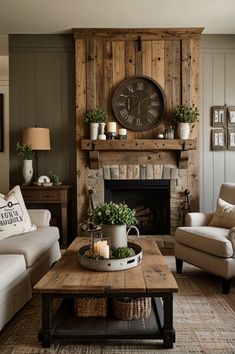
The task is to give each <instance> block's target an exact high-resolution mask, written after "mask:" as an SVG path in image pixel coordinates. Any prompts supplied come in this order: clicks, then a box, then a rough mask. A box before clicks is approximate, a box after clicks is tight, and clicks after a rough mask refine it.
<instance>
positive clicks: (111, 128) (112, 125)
mask: <svg viewBox="0 0 235 354" xmlns="http://www.w3.org/2000/svg"><path fill="white" fill-rule="evenodd" d="M116 129H117V123H116V122H108V123H107V124H106V132H107V133H116Z"/></svg>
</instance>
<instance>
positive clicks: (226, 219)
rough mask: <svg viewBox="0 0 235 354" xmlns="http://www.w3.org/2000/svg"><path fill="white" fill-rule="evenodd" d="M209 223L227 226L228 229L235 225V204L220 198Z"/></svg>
mask: <svg viewBox="0 0 235 354" xmlns="http://www.w3.org/2000/svg"><path fill="white" fill-rule="evenodd" d="M209 225H210V226H218V227H226V228H228V229H231V228H232V227H233V226H235V205H232V204H229V203H227V202H225V201H224V200H223V199H221V198H218V201H217V208H216V211H215V213H214V216H213V218H212V220H211V222H210V224H209Z"/></svg>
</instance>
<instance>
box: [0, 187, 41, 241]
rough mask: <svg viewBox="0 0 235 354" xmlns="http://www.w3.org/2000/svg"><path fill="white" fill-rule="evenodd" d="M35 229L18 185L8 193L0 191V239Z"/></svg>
mask: <svg viewBox="0 0 235 354" xmlns="http://www.w3.org/2000/svg"><path fill="white" fill-rule="evenodd" d="M35 229H36V226H35V225H32V223H31V220H30V217H29V214H28V212H27V209H26V207H25V203H24V199H23V197H22V194H21V190H20V187H19V186H15V187H14V188H13V189H12V190H11V191H10V192H9V193H8V195H6V196H5V195H4V194H1V193H0V240H4V239H5V238H8V237H11V236H14V235H20V234H23V233H25V232H29V231H33V230H35Z"/></svg>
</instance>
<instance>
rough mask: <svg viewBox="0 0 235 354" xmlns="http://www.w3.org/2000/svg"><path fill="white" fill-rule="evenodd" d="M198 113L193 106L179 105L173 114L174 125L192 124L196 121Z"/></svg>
mask: <svg viewBox="0 0 235 354" xmlns="http://www.w3.org/2000/svg"><path fill="white" fill-rule="evenodd" d="M198 116H199V111H198V108H197V107H196V106H195V105H194V104H193V105H192V106H187V105H179V106H177V107H176V109H175V111H174V113H173V121H174V122H175V123H194V122H196V121H198Z"/></svg>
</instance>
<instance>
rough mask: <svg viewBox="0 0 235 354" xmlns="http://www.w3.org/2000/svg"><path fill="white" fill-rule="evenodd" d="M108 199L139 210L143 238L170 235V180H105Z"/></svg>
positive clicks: (140, 229)
mask: <svg viewBox="0 0 235 354" xmlns="http://www.w3.org/2000/svg"><path fill="white" fill-rule="evenodd" d="M104 198H105V201H106V202H109V201H112V202H114V203H120V202H126V204H127V205H128V206H129V207H130V208H132V209H135V210H136V218H137V221H138V224H137V227H138V229H139V231H140V234H141V235H157V234H169V233H170V180H164V179H161V180H105V181H104ZM133 233H134V232H133Z"/></svg>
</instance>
